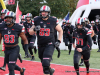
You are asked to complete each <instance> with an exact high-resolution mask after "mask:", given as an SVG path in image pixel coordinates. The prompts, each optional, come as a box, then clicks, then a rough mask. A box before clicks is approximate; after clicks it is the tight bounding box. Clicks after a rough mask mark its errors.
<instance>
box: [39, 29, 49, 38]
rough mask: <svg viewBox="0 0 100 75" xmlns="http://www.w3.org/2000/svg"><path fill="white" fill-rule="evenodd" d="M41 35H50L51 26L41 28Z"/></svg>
mask: <svg viewBox="0 0 100 75" xmlns="http://www.w3.org/2000/svg"><path fill="white" fill-rule="evenodd" d="M39 35H40V36H49V35H50V29H49V28H46V29H44V28H41V29H40V33H39Z"/></svg>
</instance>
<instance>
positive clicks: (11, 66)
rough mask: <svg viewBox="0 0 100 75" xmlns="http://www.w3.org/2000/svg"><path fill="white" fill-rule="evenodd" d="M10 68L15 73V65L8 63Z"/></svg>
mask: <svg viewBox="0 0 100 75" xmlns="http://www.w3.org/2000/svg"><path fill="white" fill-rule="evenodd" d="M8 68H9V70H10V71H13V70H14V69H15V63H8Z"/></svg>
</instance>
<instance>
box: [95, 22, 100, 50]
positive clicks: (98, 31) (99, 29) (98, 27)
mask: <svg viewBox="0 0 100 75" xmlns="http://www.w3.org/2000/svg"><path fill="white" fill-rule="evenodd" d="M95 26H96V30H97V33H96V34H97V35H98V46H99V50H100V24H98V25H97V24H96V25H95Z"/></svg>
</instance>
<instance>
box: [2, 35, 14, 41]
mask: <svg viewBox="0 0 100 75" xmlns="http://www.w3.org/2000/svg"><path fill="white" fill-rule="evenodd" d="M14 38H15V36H14V35H4V39H5V43H14V42H15V40H14Z"/></svg>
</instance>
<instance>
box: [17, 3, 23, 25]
mask: <svg viewBox="0 0 100 75" xmlns="http://www.w3.org/2000/svg"><path fill="white" fill-rule="evenodd" d="M21 15H22V12H21V11H20V10H19V6H18V2H17V7H16V23H20V17H21Z"/></svg>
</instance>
